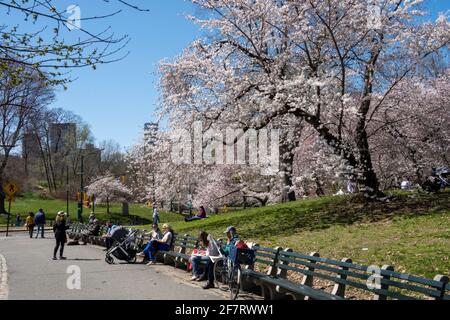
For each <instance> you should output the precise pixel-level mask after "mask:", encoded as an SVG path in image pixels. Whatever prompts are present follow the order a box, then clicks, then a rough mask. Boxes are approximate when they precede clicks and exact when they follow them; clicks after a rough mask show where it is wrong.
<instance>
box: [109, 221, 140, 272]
mask: <svg viewBox="0 0 450 320" xmlns="http://www.w3.org/2000/svg"><path fill="white" fill-rule="evenodd" d="M137 232H138V231H137V230H133V231H129V230H127V229H125V228H123V229H120V230H117V231H116V232H114V234H113V235H112V237H111V238H112V239H113V240H114V243H113V245H112V246H111V249H109V250H108V251H107V252H106V258H105V261H106V262H107V263H108V264H114V258H116V259H118V260H121V261H126V262H128V263H136V254H137V252H138V250H139V245H138V244H137V243H136V240H137Z"/></svg>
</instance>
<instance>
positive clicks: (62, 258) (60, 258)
mask: <svg viewBox="0 0 450 320" xmlns="http://www.w3.org/2000/svg"><path fill="white" fill-rule="evenodd" d="M59 260H67V258H66V257H59Z"/></svg>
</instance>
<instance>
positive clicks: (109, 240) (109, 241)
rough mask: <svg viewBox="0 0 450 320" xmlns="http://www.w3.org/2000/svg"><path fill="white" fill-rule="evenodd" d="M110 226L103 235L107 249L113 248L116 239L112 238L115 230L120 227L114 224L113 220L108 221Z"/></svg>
mask: <svg viewBox="0 0 450 320" xmlns="http://www.w3.org/2000/svg"><path fill="white" fill-rule="evenodd" d="M106 225H107V226H108V232H107V233H106V235H104V236H103V238H105V244H106V250H105V251H107V250H109V249H111V247H112V245H113V244H114V239H113V238H112V236H113V234H114V232H115V231H116V230H117V229H118V228H119V227H118V226H116V225H114V224H113V223H112V222H111V221H108V222H107V223H106Z"/></svg>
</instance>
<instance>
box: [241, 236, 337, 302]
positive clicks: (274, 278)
mask: <svg viewBox="0 0 450 320" xmlns="http://www.w3.org/2000/svg"><path fill="white" fill-rule="evenodd" d="M252 249H253V250H255V265H258V266H259V267H260V268H265V269H266V270H267V272H264V270H258V271H257V270H255V265H252V266H246V267H244V269H243V270H242V275H243V277H244V279H243V283H241V287H242V289H244V290H245V289H248V288H249V287H251V283H253V284H254V285H256V286H259V287H260V288H261V291H262V292H261V294H262V296H263V297H264V298H265V299H267V300H275V299H278V298H280V297H281V296H282V295H283V293H280V292H278V291H277V288H280V290H281V288H283V289H285V290H287V292H293V293H295V294H297V295H307V296H308V297H313V298H314V299H315V300H342V298H340V297H338V296H335V295H332V294H329V293H327V292H325V291H322V290H317V289H313V288H312V287H311V286H308V285H307V284H297V283H293V282H291V281H289V280H287V279H286V277H285V272H284V271H282V270H279V269H278V266H279V261H280V254H281V252H282V249H281V248H275V249H271V248H264V247H260V246H257V245H254V246H252ZM249 282H250V284H249Z"/></svg>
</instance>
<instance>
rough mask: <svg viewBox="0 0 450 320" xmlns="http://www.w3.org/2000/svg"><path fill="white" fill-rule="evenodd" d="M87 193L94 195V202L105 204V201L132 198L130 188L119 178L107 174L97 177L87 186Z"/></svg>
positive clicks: (119, 200) (120, 200) (122, 200)
mask: <svg viewBox="0 0 450 320" xmlns="http://www.w3.org/2000/svg"><path fill="white" fill-rule="evenodd" d="M87 194H89V195H95V203H96V204H105V203H107V201H111V202H124V201H129V200H130V199H131V198H132V196H133V195H132V192H131V190H130V189H129V188H128V187H126V186H125V185H124V184H123V183H122V182H121V181H120V180H119V179H117V178H115V177H111V176H108V175H105V176H102V177H97V178H96V179H94V180H93V182H92V183H91V184H90V185H89V186H87Z"/></svg>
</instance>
